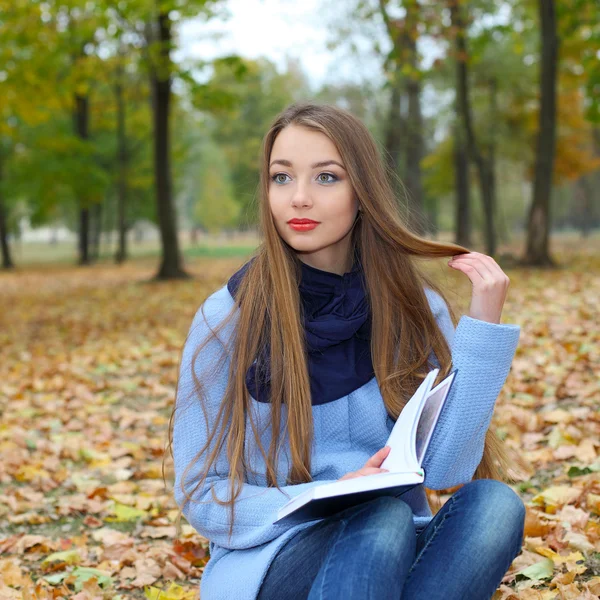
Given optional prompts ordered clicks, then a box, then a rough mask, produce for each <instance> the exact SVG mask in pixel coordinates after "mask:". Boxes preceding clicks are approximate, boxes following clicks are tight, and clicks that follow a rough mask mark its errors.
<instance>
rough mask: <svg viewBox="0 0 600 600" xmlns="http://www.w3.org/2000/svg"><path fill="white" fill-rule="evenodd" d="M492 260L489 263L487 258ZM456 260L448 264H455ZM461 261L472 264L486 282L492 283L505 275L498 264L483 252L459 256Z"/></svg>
mask: <svg viewBox="0 0 600 600" xmlns="http://www.w3.org/2000/svg"><path fill="white" fill-rule="evenodd" d="M485 259H489V260H490V261H492V262H491V263H490V262H489V261H488V260H485ZM456 262H457V261H454V260H453V261H452V263H450V266H455V265H456ZM460 262H461V263H465V264H468V265H472V266H473V267H474V268H475V270H476V271H477V272H478V273H479V275H481V278H482V279H483V281H485V282H486V283H489V284H492V283H495V282H498V281H501V280H502V279H504V278H505V277H506V275H505V273H504V271H503V270H502V269H501V268H500V267H499V266H498V264H497V263H496V262H495V261H494V259H493V258H491V257H489V256H486V255H485V254H478V255H477V256H476V257H475V256H474V257H470V256H465V257H461V260H460Z"/></svg>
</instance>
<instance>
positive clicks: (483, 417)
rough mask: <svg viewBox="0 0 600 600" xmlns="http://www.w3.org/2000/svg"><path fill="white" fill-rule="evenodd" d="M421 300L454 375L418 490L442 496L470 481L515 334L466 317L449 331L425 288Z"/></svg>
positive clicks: (440, 306)
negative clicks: (443, 344) (429, 309)
mask: <svg viewBox="0 0 600 600" xmlns="http://www.w3.org/2000/svg"><path fill="white" fill-rule="evenodd" d="M427 295H428V296H429V298H430V304H431V307H432V310H433V313H434V315H435V317H436V320H437V322H438V325H439V327H440V329H441V330H442V332H443V334H444V335H445V337H446V339H447V340H448V344H449V345H450V348H451V352H452V363H453V368H455V369H458V372H457V374H456V378H455V380H454V382H453V384H452V388H451V390H450V395H449V396H448V398H447V400H446V403H445V405H444V408H443V409H442V413H441V415H440V419H439V421H438V424H437V425H436V428H435V430H434V433H433V436H432V438H431V443H430V445H429V447H428V448H427V452H426V455H425V457H424V460H423V469H424V471H425V482H424V485H425V486H426V487H428V488H430V489H433V490H442V489H446V488H449V487H453V486H455V485H461V484H464V483H467V482H468V481H471V480H472V479H473V475H474V474H475V470H476V469H477V466H478V465H479V463H480V462H481V459H482V457H483V450H484V443H485V434H486V432H487V430H488V428H489V426H490V423H491V419H492V415H493V412H494V406H495V403H496V400H497V398H498V395H499V393H500V390H501V389H502V386H503V385H504V383H505V381H506V378H507V377H508V374H509V372H510V367H511V363H512V360H513V357H514V354H515V352H516V349H517V345H518V342H519V335H520V331H521V328H520V327H519V326H518V325H514V324H496V323H488V322H487V321H481V320H479V319H473V318H471V317H469V316H468V315H463V316H462V317H461V318H460V321H459V322H458V325H457V326H456V328H455V327H454V325H453V323H452V319H451V318H450V313H449V311H448V306H447V305H446V303H445V302H444V301H443V299H442V298H441V296H440V295H439V294H437V293H435V292H433V291H432V290H430V289H429V288H427Z"/></svg>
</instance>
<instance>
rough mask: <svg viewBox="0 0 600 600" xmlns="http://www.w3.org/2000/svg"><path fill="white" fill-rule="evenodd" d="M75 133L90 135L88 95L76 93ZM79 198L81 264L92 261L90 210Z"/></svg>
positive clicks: (84, 201) (82, 135) (82, 199)
mask: <svg viewBox="0 0 600 600" xmlns="http://www.w3.org/2000/svg"><path fill="white" fill-rule="evenodd" d="M74 121H75V133H76V134H77V136H78V137H79V138H80V139H82V140H87V139H88V137H89V99H88V97H87V96H80V95H78V94H75V115H74ZM78 200H79V264H80V265H88V264H89V263H90V255H89V238H90V235H89V233H90V211H89V208H88V207H87V205H86V204H87V203H86V200H85V199H84V198H81V197H80V198H78Z"/></svg>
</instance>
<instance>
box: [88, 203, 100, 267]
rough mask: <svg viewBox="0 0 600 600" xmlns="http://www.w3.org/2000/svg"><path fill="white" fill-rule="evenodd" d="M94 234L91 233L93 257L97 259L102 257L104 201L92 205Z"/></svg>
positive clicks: (94, 259)
mask: <svg viewBox="0 0 600 600" xmlns="http://www.w3.org/2000/svg"><path fill="white" fill-rule="evenodd" d="M92 216H93V219H92V225H93V227H92V235H91V240H90V241H91V252H90V254H91V258H92V260H93V261H97V260H98V258H99V257H100V234H101V233H102V203H101V202H98V203H96V204H94V206H93V207H92Z"/></svg>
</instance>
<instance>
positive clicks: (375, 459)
mask: <svg viewBox="0 0 600 600" xmlns="http://www.w3.org/2000/svg"><path fill="white" fill-rule="evenodd" d="M389 451H390V447H389V446H384V447H383V448H381V450H378V451H377V452H375V454H373V456H371V458H369V460H368V461H367V462H366V463H365V467H378V466H379V465H380V464H381V463H382V462H383V460H384V458H385V457H386V456H387V455H388V452H389Z"/></svg>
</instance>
